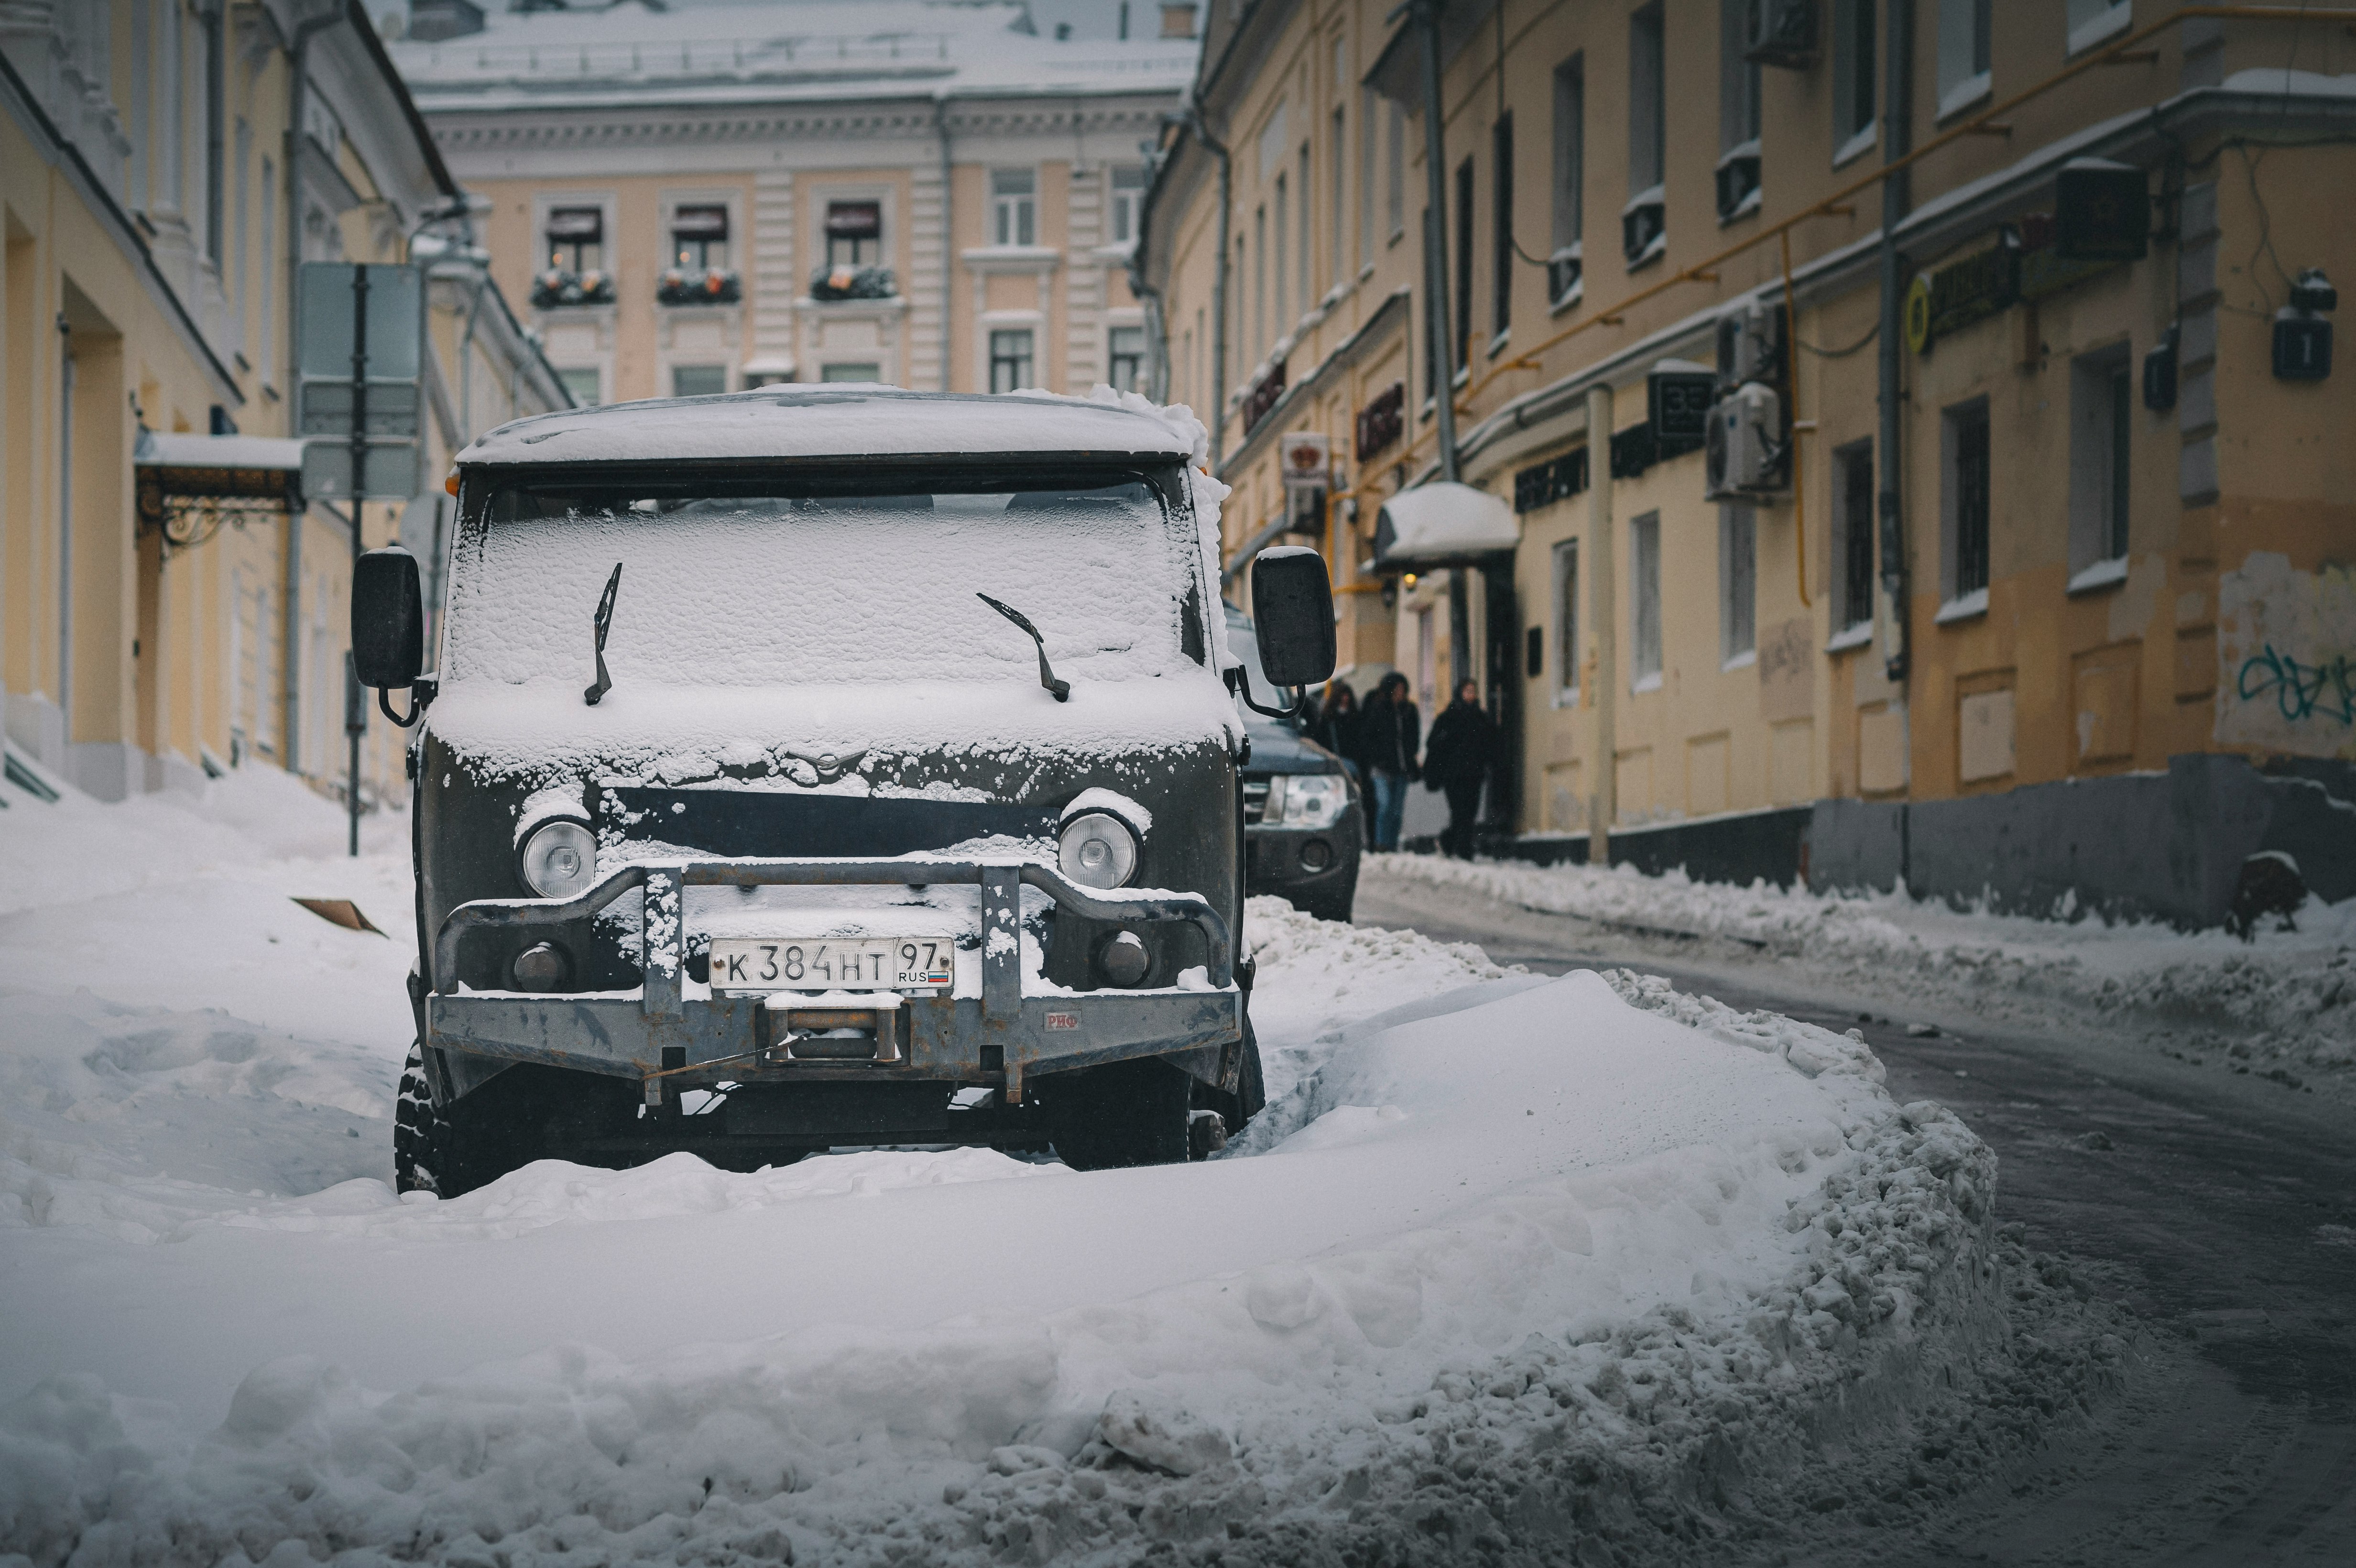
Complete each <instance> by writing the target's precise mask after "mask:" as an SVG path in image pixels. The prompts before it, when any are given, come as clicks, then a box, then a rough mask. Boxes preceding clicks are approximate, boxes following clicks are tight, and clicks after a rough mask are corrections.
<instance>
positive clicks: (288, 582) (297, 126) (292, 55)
mask: <svg viewBox="0 0 2356 1568" xmlns="http://www.w3.org/2000/svg"><path fill="white" fill-rule="evenodd" d="M347 16H348V11H347V10H346V8H345V7H343V6H341V5H337V6H335V7H333V8H332V9H330V10H328V11H326V12H324V13H322V14H321V15H319V16H313V17H311V18H310V19H309V20H307V21H304V22H298V23H296V24H295V38H294V42H293V43H292V44H291V45H290V46H289V47H288V48H287V51H286V167H285V169H284V179H285V181H286V213H285V217H284V219H283V221H284V224H285V226H286V390H287V395H288V396H289V397H290V398H292V399H294V400H295V410H294V411H290V412H295V414H296V416H297V417H296V419H295V420H290V421H289V424H288V433H289V434H292V435H295V436H298V437H299V436H301V435H302V434H303V433H304V432H303V429H302V427H301V424H300V423H299V410H300V406H301V400H302V395H303V394H302V387H303V138H304V135H305V132H304V130H303V113H304V109H303V105H304V99H305V92H306V89H307V84H308V82H309V80H310V78H309V69H310V68H309V65H308V61H309V59H310V53H311V39H312V38H313V37H315V36H316V35H317V34H319V33H323V32H325V31H326V30H327V29H328V28H329V27H340V26H342V25H343V23H344V21H345V19H346V17H347ZM305 505H306V507H307V502H306V504H305ZM304 521H305V511H304V510H301V509H297V510H290V511H289V512H288V513H287V515H286V560H285V569H286V570H285V581H284V587H283V590H282V595H283V597H284V601H285V604H284V612H285V613H284V623H283V624H282V625H281V627H280V631H281V633H282V634H283V635H281V637H280V639H279V642H280V647H279V676H280V681H279V686H280V703H281V707H280V712H279V734H278V757H279V762H280V763H281V764H282V765H284V767H285V769H286V771H287V772H289V773H300V772H302V771H303V752H302V740H303V625H302V623H303V525H304Z"/></svg>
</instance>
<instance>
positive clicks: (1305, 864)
mask: <svg viewBox="0 0 2356 1568" xmlns="http://www.w3.org/2000/svg"><path fill="white" fill-rule="evenodd" d="M1332 864H1333V846H1332V845H1331V844H1328V843H1326V842H1325V840H1323V838H1312V839H1311V840H1310V841H1309V842H1308V843H1306V844H1303V845H1302V846H1301V869H1302V870H1304V871H1322V870H1323V869H1325V868H1326V867H1328V866H1330V865H1332Z"/></svg>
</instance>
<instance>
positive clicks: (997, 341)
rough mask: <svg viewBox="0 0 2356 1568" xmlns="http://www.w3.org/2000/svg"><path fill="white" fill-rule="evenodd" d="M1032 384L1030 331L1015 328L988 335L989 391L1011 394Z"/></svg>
mask: <svg viewBox="0 0 2356 1568" xmlns="http://www.w3.org/2000/svg"><path fill="white" fill-rule="evenodd" d="M1032 384H1033V379H1032V375H1031V329H1030V328H1029V327H1027V326H1025V327H1017V328H1014V329H1013V330H1012V331H1004V332H993V333H991V335H990V389H991V391H993V392H1011V391H1012V390H1014V389H1016V388H1017V387H1028V386H1030V385H1032Z"/></svg>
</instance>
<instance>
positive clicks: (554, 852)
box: [519, 816, 597, 899]
mask: <svg viewBox="0 0 2356 1568" xmlns="http://www.w3.org/2000/svg"><path fill="white" fill-rule="evenodd" d="M519 859H520V860H521V863H522V867H523V880H524V885H525V886H527V887H529V888H530V889H531V891H533V892H536V893H538V894H539V895H540V896H541V898H544V899H570V898H578V897H579V896H580V895H581V894H583V893H584V892H587V891H589V886H590V884H591V883H593V882H594V881H595V880H597V837H596V835H594V834H593V833H591V832H590V831H589V825H588V824H587V823H584V822H574V821H573V820H571V819H570V818H568V817H562V816H558V817H552V818H550V819H549V820H548V821H546V822H543V823H541V825H540V826H539V827H535V828H533V829H532V830H531V833H530V837H526V838H525V839H524V841H523V852H522V854H521V856H520V857H519Z"/></svg>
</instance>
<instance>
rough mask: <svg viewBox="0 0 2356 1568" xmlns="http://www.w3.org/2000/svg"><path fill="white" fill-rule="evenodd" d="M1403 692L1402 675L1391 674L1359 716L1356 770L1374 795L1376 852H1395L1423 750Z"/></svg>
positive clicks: (1419, 719)
mask: <svg viewBox="0 0 2356 1568" xmlns="http://www.w3.org/2000/svg"><path fill="white" fill-rule="evenodd" d="M1407 689H1408V688H1407V677H1405V676H1403V675H1401V674H1399V673H1398V671H1397V670H1393V671H1391V673H1390V674H1388V675H1387V676H1385V677H1383V680H1382V684H1381V685H1380V686H1377V687H1376V688H1375V694H1374V695H1373V696H1372V697H1369V698H1367V699H1366V705H1365V708H1363V709H1360V710H1359V712H1358V748H1357V750H1358V767H1359V770H1360V771H1361V772H1362V773H1364V774H1365V780H1366V792H1367V793H1368V794H1369V795H1373V796H1374V797H1375V812H1374V817H1375V824H1374V836H1375V848H1376V849H1381V850H1390V849H1396V848H1398V840H1399V821H1400V819H1401V818H1402V817H1404V816H1406V815H1407V792H1408V785H1409V784H1412V783H1414V782H1415V775H1416V772H1417V765H1418V764H1417V753H1418V752H1419V751H1420V750H1421V749H1422V742H1423V716H1422V715H1421V714H1420V713H1418V712H1417V711H1416V709H1415V703H1414V702H1413V701H1412V700H1410V699H1408V694H1407Z"/></svg>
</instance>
